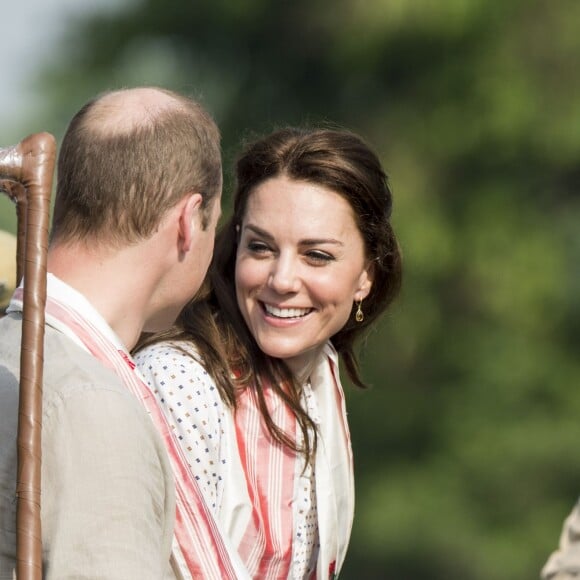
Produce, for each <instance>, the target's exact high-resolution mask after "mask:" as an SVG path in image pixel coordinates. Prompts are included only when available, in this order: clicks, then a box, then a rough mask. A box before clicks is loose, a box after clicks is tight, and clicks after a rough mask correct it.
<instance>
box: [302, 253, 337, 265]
mask: <svg viewBox="0 0 580 580" xmlns="http://www.w3.org/2000/svg"><path fill="white" fill-rule="evenodd" d="M306 256H307V257H308V259H309V260H310V261H311V262H313V263H315V264H326V263H328V262H332V261H333V260H334V256H332V255H331V254H327V253H326V252H321V251H320V250H311V251H309V252H307V253H306Z"/></svg>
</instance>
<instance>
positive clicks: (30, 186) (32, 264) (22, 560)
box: [0, 133, 56, 580]
mask: <svg viewBox="0 0 580 580" xmlns="http://www.w3.org/2000/svg"><path fill="white" fill-rule="evenodd" d="M55 159H56V142H55V140H54V137H53V136H52V135H50V134H48V133H38V134H35V135H31V136H30V137H27V138H26V139H24V140H23V141H21V142H20V143H19V144H18V145H15V146H14V147H9V148H6V149H0V190H2V191H5V192H6V193H7V194H8V195H9V196H10V197H11V198H12V199H13V200H14V201H15V202H16V207H17V214H18V243H17V257H16V260H17V279H18V280H19V281H20V280H21V278H22V276H24V297H23V302H24V306H23V313H22V349H21V355H20V399H19V410H18V413H19V414H18V474H17V488H16V491H17V500H18V508H17V522H16V526H17V568H16V572H17V577H18V580H33V579H34V580H37V579H38V580H40V579H41V578H42V539H41V538H42V535H41V522H40V489H41V477H40V476H41V428H42V371H43V362H44V309H45V304H46V259H47V249H48V222H49V214H50V196H51V191H52V180H53V175H54V164H55Z"/></svg>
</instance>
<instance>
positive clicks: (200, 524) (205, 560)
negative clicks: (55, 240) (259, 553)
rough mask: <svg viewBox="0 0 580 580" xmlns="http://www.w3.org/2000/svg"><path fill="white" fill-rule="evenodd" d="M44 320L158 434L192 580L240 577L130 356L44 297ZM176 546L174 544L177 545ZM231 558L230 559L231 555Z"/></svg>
mask: <svg viewBox="0 0 580 580" xmlns="http://www.w3.org/2000/svg"><path fill="white" fill-rule="evenodd" d="M21 300H22V289H20V288H19V289H17V290H16V292H15V294H14V299H13V301H12V306H14V305H18V302H21ZM46 319H47V322H48V323H49V324H50V321H51V319H52V320H53V321H56V324H55V326H56V327H57V328H60V327H62V326H64V327H65V328H66V329H67V330H68V332H70V333H72V334H73V335H74V336H75V337H76V338H77V339H78V340H79V341H80V342H81V343H82V344H83V345H84V346H85V348H86V349H87V350H88V351H89V352H90V353H91V354H92V355H93V356H94V357H95V358H96V359H98V360H99V361H100V362H101V363H102V364H103V365H104V366H106V367H108V368H110V369H111V370H113V371H114V372H115V373H116V374H117V376H118V377H119V378H120V379H121V381H122V382H123V384H124V385H125V386H126V387H127V389H128V390H129V391H130V392H131V393H133V395H135V397H137V399H138V400H139V401H141V403H142V404H143V406H144V407H145V409H146V410H147V413H148V414H149V416H150V417H151V419H152V420H153V423H154V424H155V426H156V428H157V430H158V431H159V433H160V434H161V436H162V438H163V441H164V443H165V447H166V449H167V452H168V455H169V459H170V462H171V466H172V468H173V472H174V478H175V489H176V494H175V495H176V520H175V539H176V542H174V549H176V548H177V549H179V551H180V556H181V558H180V559H181V560H182V561H185V563H186V565H187V568H188V570H189V572H190V574H191V576H192V577H193V578H204V579H205V578H207V579H214V578H215V579H216V580H217V579H228V580H233V579H240V578H247V577H248V576H247V574H246V573H245V571H244V570H243V569H242V568H240V566H239V564H238V563H237V562H236V561H235V555H231V554H230V552H229V550H228V549H227V547H226V545H225V543H224V541H223V537H222V534H221V533H220V531H219V530H218V527H217V524H216V522H215V520H214V518H213V516H212V514H211V512H210V510H209V509H208V507H207V505H206V504H205V502H204V500H203V496H202V493H201V491H200V489H199V486H198V484H197V481H196V479H195V477H194V476H193V474H192V472H191V469H190V467H189V465H188V463H187V461H186V459H185V457H184V456H183V452H182V451H181V448H180V446H179V445H178V444H177V443H176V441H175V439H174V438H173V435H172V433H171V429H170V428H169V425H168V423H167V421H166V419H165V417H164V415H163V413H162V412H161V410H160V409H159V407H158V405H157V403H156V400H155V396H154V394H153V393H152V392H151V391H150V389H149V387H148V386H147V385H146V384H145V383H144V381H143V380H142V379H141V378H140V377H139V375H138V373H137V372H136V370H135V363H134V362H133V359H132V357H131V356H130V354H129V353H128V352H127V351H126V349H125V348H123V347H122V345H120V344H114V343H113V342H112V340H111V339H110V337H108V336H106V335H105V333H103V332H102V331H101V329H99V328H98V327H97V326H96V325H95V324H93V323H91V322H90V321H88V320H87V318H86V317H85V316H83V315H82V314H81V313H80V312H78V311H77V310H75V309H74V308H72V307H71V306H70V305H67V304H65V303H64V302H61V301H59V300H58V299H57V298H56V297H53V296H50V295H49V296H48V297H47V301H46ZM176 544H177V546H176ZM232 556H234V557H232Z"/></svg>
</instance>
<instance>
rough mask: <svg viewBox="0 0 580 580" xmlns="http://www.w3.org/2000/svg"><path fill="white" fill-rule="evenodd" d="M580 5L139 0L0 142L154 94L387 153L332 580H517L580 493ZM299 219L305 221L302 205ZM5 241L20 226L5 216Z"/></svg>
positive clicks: (89, 34) (99, 20) (490, 0)
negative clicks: (396, 291) (158, 90)
mask: <svg viewBox="0 0 580 580" xmlns="http://www.w3.org/2000/svg"><path fill="white" fill-rule="evenodd" d="M579 22H580V2H578V1H577V0H557V1H554V0H543V1H530V0H526V1H524V0H471V1H470V0H439V1H438V2H434V1H430V0H393V1H386V0H382V1H381V0H368V1H364V0H334V1H329V0H328V1H323V0H294V1H284V0H278V1H274V0H270V1H266V0H243V1H242V0H211V1H191V0H188V1H186V0H180V1H178V0H141V1H140V2H138V1H133V2H131V3H130V4H128V5H127V7H126V8H125V9H124V10H118V11H116V12H115V14H114V16H98V15H97V16H91V17H90V18H87V19H80V20H79V21H77V22H74V23H71V26H70V28H69V31H68V33H67V35H66V38H65V40H64V47H65V50H64V51H63V53H62V56H61V58H60V60H59V61H58V63H56V64H54V65H50V66H47V67H46V68H45V69H44V71H43V73H42V75H40V76H39V78H38V79H37V81H36V87H37V90H38V91H39V93H40V94H41V95H42V96H43V105H42V107H40V108H39V109H38V110H37V111H35V113H34V114H33V115H31V116H30V117H29V118H28V119H27V121H26V124H25V125H22V126H15V127H10V128H5V130H4V131H3V141H4V140H5V141H4V142H3V143H1V144H0V145H2V146H5V145H9V144H11V143H12V142H14V141H17V140H18V139H20V138H21V137H22V136H24V135H23V134H22V133H29V132H34V131H40V130H48V131H51V132H53V133H54V134H55V135H56V136H57V138H58V139H60V137H61V136H62V133H63V131H64V129H65V126H66V123H67V121H68V120H69V118H70V117H71V115H72V114H73V113H74V112H75V111H76V110H77V109H78V108H79V107H80V106H81V104H83V103H84V102H85V101H86V100H87V99H88V98H90V97H92V96H93V95H94V94H96V93H99V92H101V91H103V90H106V89H111V88H117V87H121V86H134V85H138V84H159V85H163V86H167V87H170V88H174V89H177V90H180V91H183V92H187V93H190V94H192V95H194V96H196V97H197V98H199V99H200V100H202V102H204V104H205V105H206V106H207V108H209V109H210V111H211V112H212V113H213V115H214V116H215V118H216V120H217V121H218V123H219V125H220V127H221V129H222V134H223V148H224V156H225V162H226V183H225V195H226V201H225V208H224V210H225V212H226V213H227V208H228V206H227V196H228V195H229V193H230V190H231V165H232V159H233V158H234V156H235V155H236V152H237V151H238V150H239V147H240V144H241V142H242V141H243V140H244V139H247V138H249V137H251V136H252V135H253V134H254V133H261V132H265V131H269V130H271V129H273V128H275V127H278V126H282V125H286V124H299V125H303V124H307V125H318V124H323V125H331V126H335V125H338V126H344V127H348V128H350V129H353V130H355V131H357V132H359V133H361V134H362V135H363V136H364V137H365V138H366V139H367V140H368V141H369V142H370V143H371V144H372V145H373V146H374V147H375V148H376V149H377V150H378V151H379V152H380V156H381V159H382V160H383V162H384V165H385V167H386V169H387V172H388V173H389V175H390V180H391V184H392V187H393V190H394V195H395V212H394V218H393V221H394V226H395V229H396V232H397V234H398V237H399V240H400V243H401V245H402V248H403V254H404V268H405V273H404V286H403V292H402V295H401V297H400V299H399V300H398V301H397V303H396V304H395V305H394V306H393V308H392V309H391V310H390V312H389V313H387V315H386V316H385V317H384V319H383V321H382V322H381V323H380V325H378V326H377V327H376V328H375V329H373V331H372V332H371V333H370V335H369V336H368V338H367V340H365V342H364V344H363V347H364V348H363V349H362V365H363V370H364V375H365V377H366V378H367V379H368V381H369V383H371V385H372V389H370V390H368V391H366V392H359V391H355V390H354V389H352V388H350V387H349V388H348V389H347V390H348V399H349V410H350V421H351V430H352V439H353V445H354V448H355V464H356V476H357V509H356V518H355V526H354V532H353V538H352V543H351V549H350V552H349V556H348V558H347V563H346V567H345V569H344V573H343V574H342V578H346V579H359V578H365V579H374V578H376V579H385V580H414V579H421V580H449V579H462V580H490V579H491V580H512V579H513V580H529V579H533V578H538V576H539V571H540V569H541V567H542V565H543V564H544V562H545V561H546V559H547V557H548V555H549V553H550V552H551V551H552V550H553V549H554V548H555V547H556V545H557V541H558V536H559V532H560V528H561V524H562V520H563V518H564V517H565V515H566V514H567V512H568V511H569V510H570V509H571V507H572V505H573V503H574V502H575V500H576V497H577V496H578V494H579V493H580V456H579V455H578V453H576V451H577V449H578V434H579V432H580V395H579V393H578V389H579V388H580V357H579V356H578V352H579V346H580V298H579V289H580V269H579V264H580V235H579V233H578V232H579V231H580V230H579V226H578V224H579V223H580V195H579V193H580V192H579V186H580V98H579V97H580V94H579V90H578V89H579V85H580V75H579V74H578V70H579V65H580V34H578V23H579ZM305 210H307V208H305ZM0 227H3V228H5V229H10V230H13V228H14V216H13V212H12V211H11V208H10V204H9V203H8V202H7V201H5V200H2V203H1V204H0Z"/></svg>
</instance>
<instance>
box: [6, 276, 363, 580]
mask: <svg viewBox="0 0 580 580" xmlns="http://www.w3.org/2000/svg"><path fill="white" fill-rule="evenodd" d="M49 282H50V279H49ZM50 287H51V285H50V284H49V288H48V298H47V305H46V319H47V323H48V324H51V325H54V326H55V327H56V328H59V329H61V330H64V331H66V332H67V334H72V335H74V336H75V337H76V338H77V339H78V340H79V341H80V342H81V343H82V344H83V345H84V346H85V348H86V349H87V350H88V351H89V352H90V353H91V354H92V355H93V356H94V357H95V358H97V359H98V360H99V361H101V362H102V363H103V365H104V366H106V367H108V368H110V369H112V370H113V371H114V372H115V373H116V374H117V376H118V377H119V378H120V379H121V380H122V382H123V383H124V384H125V386H126V387H127V388H128V389H129V391H130V392H131V393H133V394H134V395H135V397H137V399H138V400H139V401H141V403H142V404H143V405H144V407H145V409H146V410H147V412H148V414H149V415H150V417H151V419H152V420H153V422H154V424H155V426H156V428H157V430H158V432H159V433H160V434H161V436H162V438H163V440H164V443H165V447H166V449H167V452H168V455H169V459H170V462H171V466H172V468H173V472H174V479H175V486H176V524H175V541H174V543H173V550H174V558H175V560H176V562H178V563H179V567H180V570H181V572H182V574H186V570H187V571H188V572H189V575H190V577H191V578H204V579H208V580H214V579H215V580H218V579H228V580H246V579H249V578H252V577H253V578H260V579H268V580H270V579H272V580H273V579H279V578H288V575H289V573H290V569H291V564H292V534H293V513H292V498H293V491H294V474H295V472H296V463H297V462H298V461H301V458H300V456H299V454H297V453H296V452H294V451H292V450H290V449H288V448H287V447H286V446H284V445H281V444H279V443H276V442H275V441H273V440H272V437H271V436H270V434H269V433H268V431H267V428H266V426H265V424H264V422H263V420H262V416H261V413H260V410H259V407H258V403H257V401H256V397H255V394H254V393H253V391H252V390H251V389H246V390H245V391H243V392H242V393H241V395H240V397H239V400H238V409H237V411H236V413H235V435H236V440H237V447H238V452H239V454H240V459H241V462H242V468H243V470H244V472H245V477H246V485H247V492H248V495H249V497H250V501H251V504H252V515H251V518H250V519H249V522H248V525H247V527H246V529H245V533H244V534H243V536H242V540H241V542H240V544H239V545H238V546H236V547H234V546H231V545H230V543H229V540H228V538H227V537H226V535H225V534H223V533H222V531H221V529H220V528H221V526H220V523H219V522H218V521H216V519H215V517H214V515H213V513H212V512H211V510H210V509H209V507H208V506H207V504H206V503H205V501H204V498H203V495H202V492H201V490H200V488H199V485H198V483H197V480H196V478H195V476H194V474H193V472H192V470H191V468H190V466H189V464H188V462H187V459H186V457H185V456H184V454H183V451H182V449H181V446H180V444H179V442H178V441H176V439H175V437H174V435H173V432H172V429H171V428H170V426H169V424H168V422H167V419H166V417H165V415H164V414H163V412H162V411H161V409H160V408H159V406H158V404H157V402H156V398H155V395H154V393H153V392H152V391H151V389H150V388H149V387H148V385H147V384H146V383H145V382H144V381H143V380H142V378H141V377H140V375H139V374H138V372H137V370H136V369H135V363H134V362H133V359H132V357H131V355H130V354H129V353H128V352H127V350H126V349H125V348H124V347H123V345H121V344H120V341H118V340H117V343H115V340H114V339H113V338H112V336H111V335H112V334H113V333H112V331H111V332H110V333H109V334H107V333H106V332H103V330H102V329H101V328H99V325H98V324H95V323H94V322H92V321H91V320H89V319H88V318H90V317H87V316H84V315H83V313H82V312H80V311H79V310H78V309H76V308H74V307H73V306H71V305H70V304H67V303H65V302H63V301H61V300H59V298H58V297H57V296H53V295H51V292H50ZM21 297H22V291H21V289H18V290H17V291H16V293H15V295H14V299H13V303H14V304H16V303H17V302H18V301H20V300H21ZM97 316H98V315H97ZM98 318H99V320H101V321H102V318H100V316H99V317H98ZM103 324H106V323H105V322H104V321H103ZM63 327H64V328H63ZM107 328H108V327H107ZM109 330H110V329H109ZM329 349H330V350H329ZM326 350H329V352H328V353H326V351H325V356H324V357H323V358H324V361H323V362H322V364H320V365H319V367H318V368H317V371H316V372H315V373H314V375H313V378H314V381H313V384H314V383H320V386H321V387H323V388H322V389H320V390H319V396H320V397H321V399H320V400H319V403H320V404H321V405H322V407H321V409H322V411H323V417H324V420H323V422H322V425H321V432H320V437H319V440H320V446H319V450H318V453H317V459H316V465H317V467H316V469H317V474H318V475H317V484H316V487H317V495H318V498H319V508H321V511H322V513H319V531H320V534H321V537H320V540H321V558H320V561H319V566H318V567H317V573H316V577H317V578H333V577H335V570H336V571H337V569H340V566H341V564H342V561H343V560H344V555H345V553H346V547H347V545H348V537H349V535H350V528H351V525H352V513H353V509H354V508H353V505H354V504H353V500H354V491H353V485H352V454H351V447H350V436H349V433H348V424H347V421H346V411H345V408H344V395H343V393H342V388H340V383H339V381H338V376H337V372H338V369H337V363H336V361H335V360H334V357H333V356H332V354H333V352H332V353H331V352H330V351H331V347H327V349H326ZM316 374H320V375H321V376H320V377H319V378H318V379H316ZM266 398H267V404H268V407H269V409H270V411H271V413H272V418H273V420H274V421H275V422H276V424H277V425H278V426H279V427H280V428H281V429H283V430H284V432H286V433H295V431H296V419H295V417H294V416H293V415H292V413H291V412H290V411H289V409H288V408H287V406H286V405H285V404H284V403H283V402H282V401H281V400H280V398H279V397H278V396H277V395H275V394H274V392H273V391H271V390H267V391H266ZM319 476H320V477H319ZM323 504H327V505H323ZM184 568H186V570H184ZM185 577H186V576H185V575H184V578H185Z"/></svg>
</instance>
